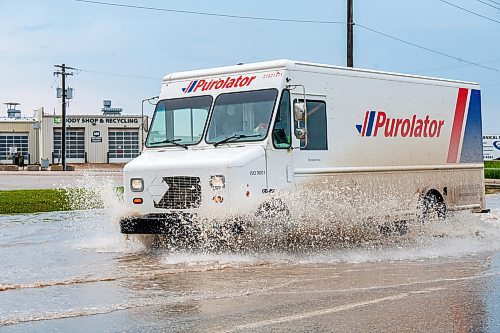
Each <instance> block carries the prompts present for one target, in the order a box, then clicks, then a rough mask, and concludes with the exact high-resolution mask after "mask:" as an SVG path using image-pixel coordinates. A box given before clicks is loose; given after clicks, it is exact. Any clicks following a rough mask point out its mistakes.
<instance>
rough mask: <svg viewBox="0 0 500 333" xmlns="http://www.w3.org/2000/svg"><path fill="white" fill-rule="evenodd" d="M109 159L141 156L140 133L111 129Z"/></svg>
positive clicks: (109, 133)
mask: <svg viewBox="0 0 500 333" xmlns="http://www.w3.org/2000/svg"><path fill="white" fill-rule="evenodd" d="M108 142H109V158H129V159H130V158H135V157H137V156H139V131H138V130H134V129H123V128H120V129H109V132H108Z"/></svg>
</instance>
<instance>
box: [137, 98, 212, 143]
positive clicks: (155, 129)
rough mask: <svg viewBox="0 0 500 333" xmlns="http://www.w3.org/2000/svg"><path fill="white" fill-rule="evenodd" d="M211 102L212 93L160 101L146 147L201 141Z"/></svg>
mask: <svg viewBox="0 0 500 333" xmlns="http://www.w3.org/2000/svg"><path fill="white" fill-rule="evenodd" d="M211 105H212V97H211V96H197V97H187V98H175V99H167V100H162V101H159V102H158V104H157V105H156V110H155V114H154V118H153V121H152V123H151V127H150V129H149V133H148V138H147V140H146V147H164V146H178V145H193V144H197V143H199V142H200V141H201V138H202V136H203V129H204V127H205V122H206V120H207V116H208V110H209V109H210V106H211Z"/></svg>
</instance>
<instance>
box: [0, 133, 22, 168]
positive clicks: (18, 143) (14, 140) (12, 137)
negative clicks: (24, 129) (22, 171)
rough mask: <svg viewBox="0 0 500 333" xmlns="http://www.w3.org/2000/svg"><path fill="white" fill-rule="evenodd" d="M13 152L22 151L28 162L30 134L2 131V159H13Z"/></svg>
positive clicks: (0, 140)
mask: <svg viewBox="0 0 500 333" xmlns="http://www.w3.org/2000/svg"><path fill="white" fill-rule="evenodd" d="M13 153H20V154H21V155H23V156H24V161H25V163H26V164H27V163H28V134H25V133H0V161H5V160H11V159H12V155H13Z"/></svg>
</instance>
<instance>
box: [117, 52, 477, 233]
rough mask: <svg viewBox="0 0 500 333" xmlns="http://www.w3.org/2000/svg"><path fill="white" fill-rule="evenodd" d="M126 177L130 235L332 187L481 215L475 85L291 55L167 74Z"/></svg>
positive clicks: (405, 206) (416, 206)
mask: <svg viewBox="0 0 500 333" xmlns="http://www.w3.org/2000/svg"><path fill="white" fill-rule="evenodd" d="M124 178H125V199H124V200H125V203H126V204H127V205H128V207H129V208H130V212H129V215H128V216H127V217H125V218H123V219H122V220H121V231H122V232H123V233H153V234H154V233H168V230H169V228H170V227H171V225H172V223H176V222H178V221H179V220H183V221H184V223H186V222H185V221H188V222H187V223H196V219H197V217H199V216H202V215H205V216H206V215H207V214H208V215H209V216H213V217H216V218H228V217H232V216H244V215H245V214H252V212H256V211H259V210H262V208H265V209H273V208H275V206H276V205H275V204H272V203H273V197H274V196H276V195H277V194H278V193H279V194H281V195H282V197H283V194H284V196H285V197H286V193H288V192H290V193H292V192H295V193H299V198H300V191H302V190H304V191H307V190H308V189H309V190H312V191H313V193H314V191H321V190H322V189H323V190H324V189H330V187H329V184H330V185H331V184H337V185H338V186H336V187H335V190H338V191H342V190H346V191H348V190H349V188H351V189H352V188H356V189H357V191H361V192H362V193H364V196H365V197H369V198H371V199H372V201H375V202H376V201H377V200H383V199H384V197H387V196H394V198H399V199H401V203H400V204H398V205H397V209H395V211H394V212H385V213H386V214H387V215H394V217H396V216H397V217H398V218H401V215H405V216H406V218H407V217H411V216H413V217H422V216H426V214H428V215H430V214H431V213H434V214H435V215H436V214H437V215H438V216H439V217H444V214H445V213H446V212H447V211H452V210H463V209H467V210H474V211H482V210H484V208H485V202H484V186H483V185H484V179H483V178H484V177H483V161H482V133H481V94H480V89H479V85H477V84H475V83H470V82H462V81H452V80H446V79H438V78H429V77H419V76H413V75H405V74H397V73H387V72H379V71H372V70H364V69H356V68H345V67H337V66H330V65H322V64H315V63H307V62H300V61H291V60H277V61H269V62H261V63H253V64H243V65H236V66H229V67H221V68H213V69H206V70H196V71H188V72H181V73H174V74H169V75H167V76H165V78H164V80H163V85H162V89H161V93H160V98H159V102H158V103H157V105H156V110H155V113H154V116H153V120H152V123H151V126H150V128H149V133H148V136H147V140H146V142H145V149H144V151H143V153H142V154H141V155H140V156H138V157H137V158H135V159H134V160H133V161H131V162H130V163H128V164H127V165H126V166H125V168H124ZM345 184H347V185H349V186H343V185H345ZM309 198H311V196H309ZM295 200H296V199H295ZM299 200H300V199H299ZM318 200H319V199H318ZM270 203H271V204H270ZM328 204H329V203H328V202H325V203H324V205H325V206H326V205H328ZM282 205H286V200H285V202H284V203H283V201H280V202H279V206H282ZM279 209H283V207H279ZM381 210H384V208H383V207H381ZM318 214H321V212H318Z"/></svg>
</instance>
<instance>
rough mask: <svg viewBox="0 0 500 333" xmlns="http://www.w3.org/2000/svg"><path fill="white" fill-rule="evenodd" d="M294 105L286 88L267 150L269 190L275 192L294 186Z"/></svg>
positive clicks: (270, 133) (270, 132)
mask: <svg viewBox="0 0 500 333" xmlns="http://www.w3.org/2000/svg"><path fill="white" fill-rule="evenodd" d="M292 126H293V118H292V105H291V98H290V91H289V90H288V89H284V90H283V92H282V93H281V98H280V102H279V106H278V110H277V113H276V117H275V120H274V124H273V126H272V128H271V130H270V131H269V135H270V140H269V146H268V149H267V150H266V164H267V165H266V166H267V184H268V189H267V191H268V192H270V193H273V192H275V191H279V190H281V189H285V188H290V187H293V186H294V182H293V165H292V149H291V147H292V137H293V134H292Z"/></svg>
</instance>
